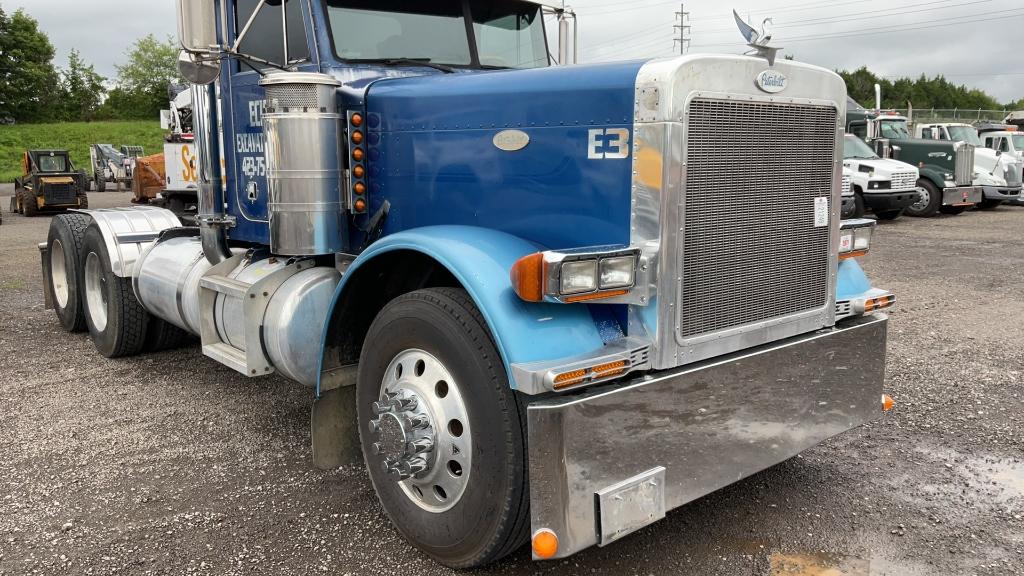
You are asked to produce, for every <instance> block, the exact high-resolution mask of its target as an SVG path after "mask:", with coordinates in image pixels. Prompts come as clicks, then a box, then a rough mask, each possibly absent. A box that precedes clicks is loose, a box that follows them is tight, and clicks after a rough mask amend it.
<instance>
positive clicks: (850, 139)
mask: <svg viewBox="0 0 1024 576" xmlns="http://www.w3.org/2000/svg"><path fill="white" fill-rule="evenodd" d="M843 166H844V167H846V168H848V169H849V170H850V172H851V175H852V182H851V184H852V190H853V194H854V201H855V208H854V217H855V218H863V217H864V210H865V207H867V208H870V209H871V210H872V211H873V212H874V213H875V215H876V216H877V217H878V219H879V220H892V219H895V218H898V217H899V216H900V215H901V214H903V211H904V209H906V208H907V207H909V206H913V205H914V204H916V203H918V202H919V201H920V194H919V192H918V183H917V181H918V180H919V179H920V174H919V173H918V171H917V168H915V167H913V166H911V165H910V164H907V163H906V162H900V161H899V160H893V159H891V158H881V157H880V156H878V154H876V153H875V151H874V150H873V149H872V148H871V147H870V146H868V145H867V143H866V142H864V141H863V140H861V139H860V138H859V137H857V136H855V135H853V134H847V135H846V137H845V139H844V145H843Z"/></svg>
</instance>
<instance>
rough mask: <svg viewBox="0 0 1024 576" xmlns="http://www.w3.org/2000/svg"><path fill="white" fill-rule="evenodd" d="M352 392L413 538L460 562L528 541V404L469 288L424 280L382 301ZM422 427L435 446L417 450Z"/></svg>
mask: <svg viewBox="0 0 1024 576" xmlns="http://www.w3.org/2000/svg"><path fill="white" fill-rule="evenodd" d="M356 397H357V414H358V422H359V437H360V443H361V446H362V450H363V456H364V457H365V459H366V465H367V468H368V469H369V474H370V479H371V481H372V482H373V487H374V490H376V492H377V497H378V498H379V499H380V502H381V505H382V506H383V508H384V511H385V512H386V513H387V515H388V517H389V518H390V519H391V521H392V523H393V524H394V525H395V526H396V527H397V528H398V530H399V532H401V533H402V534H403V535H404V536H405V538H406V539H408V540H409V541H410V542H411V543H412V544H414V545H415V546H416V547H417V548H419V549H420V550H422V551H423V552H425V553H426V554H428V555H429V556H431V557H432V558H434V559H435V560H437V561H438V562H441V563H442V564H445V565H447V566H450V567H453V568H470V567H475V566H481V565H483V564H487V563H489V562H493V561H495V560H498V559H499V558H502V557H503V556H506V555H508V554H510V553H511V552H514V551H515V550H516V549H518V548H519V547H520V546H522V545H523V544H524V543H525V542H526V541H527V539H528V531H529V526H530V517H529V494H530V491H529V486H528V483H527V480H528V477H527V463H526V457H527V447H526V443H527V439H526V422H525V417H526V408H525V406H524V405H522V404H520V402H519V399H518V397H517V395H516V392H515V391H513V390H512V389H511V388H510V387H509V383H508V379H507V376H506V374H505V369H504V367H503V364H502V361H501V358H500V356H499V355H498V351H497V350H496V349H495V346H494V343H493V342H492V340H491V336H490V332H489V330H488V329H487V325H486V323H485V322H484V320H483V317H482V315H481V314H480V312H479V310H477V308H476V306H475V305H474V304H473V301H472V299H471V298H470V297H469V296H468V295H467V294H466V292H465V291H463V290H458V289H452V288H435V289H427V290H420V291H417V292H412V293H410V294H406V295H404V296H400V297H398V298H396V299H395V300H393V301H392V302H390V303H389V304H388V305H387V306H385V307H384V309H383V310H382V311H381V312H380V314H378V315H377V317H376V319H375V320H374V321H373V324H372V325H371V326H370V330H369V333H368V334H367V336H366V340H365V344H364V346H363V349H362V354H361V357H360V360H359V378H358V384H357V386H356ZM424 437H430V438H433V442H432V448H429V449H427V450H426V451H423V450H419V451H417V447H416V445H415V443H416V442H421V443H422V442H429V441H425V440H423V438H424Z"/></svg>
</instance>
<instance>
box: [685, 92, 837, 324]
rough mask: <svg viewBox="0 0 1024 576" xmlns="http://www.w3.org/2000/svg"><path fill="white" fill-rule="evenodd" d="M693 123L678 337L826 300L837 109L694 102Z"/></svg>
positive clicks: (690, 127) (817, 305)
mask: <svg viewBox="0 0 1024 576" xmlns="http://www.w3.org/2000/svg"><path fill="white" fill-rule="evenodd" d="M687 123H688V126H687V129H688V134H687V141H686V154H687V160H686V170H687V173H686V184H685V191H684V193H683V194H684V198H683V215H682V227H683V230H682V232H681V233H680V241H681V243H682V246H681V248H682V255H683V257H682V268H681V270H682V274H681V276H682V278H681V281H680V296H679V300H680V301H679V307H678V323H679V328H678V331H679V336H680V337H682V338H684V339H685V338H692V337H695V336H699V335H704V334H710V333H714V332H719V331H722V330H726V329H730V328H734V327H738V326H743V325H746V324H750V323H755V322H761V321H766V320H771V319H776V318H782V317H786V316H790V315H793V314H797V313H800V312H806V311H810V310H815V309H821V308H823V307H824V306H826V305H827V304H828V302H829V294H828V287H829V262H830V260H829V230H830V227H829V226H818V227H816V226H815V199H817V198H826V199H828V202H831V197H832V186H833V180H832V178H833V169H834V166H835V164H834V162H835V138H836V110H835V109H834V108H831V107H825V106H811V105H796V104H772V103H756V102H738V101H727V100H713V99H695V100H693V101H692V102H691V103H690V105H689V110H688V116H687Z"/></svg>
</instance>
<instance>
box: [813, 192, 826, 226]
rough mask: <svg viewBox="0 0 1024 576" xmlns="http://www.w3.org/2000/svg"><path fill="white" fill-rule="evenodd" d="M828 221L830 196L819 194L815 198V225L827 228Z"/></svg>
mask: <svg viewBox="0 0 1024 576" xmlns="http://www.w3.org/2000/svg"><path fill="white" fill-rule="evenodd" d="M828 221H829V217H828V198H826V197H824V196H819V197H817V198H815V199H814V227H815V228H825V227H826V226H828Z"/></svg>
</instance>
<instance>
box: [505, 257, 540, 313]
mask: <svg viewBox="0 0 1024 576" xmlns="http://www.w3.org/2000/svg"><path fill="white" fill-rule="evenodd" d="M509 279H510V280H512V289H513V290H515V292H516V294H517V295H518V296H519V297H520V298H522V299H523V300H526V301H527V302H541V301H543V300H544V254H542V253H540V252H537V253H534V254H530V255H529V256H523V257H522V258H520V259H519V260H517V261H516V263H515V264H513V265H512V270H510V271H509Z"/></svg>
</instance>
